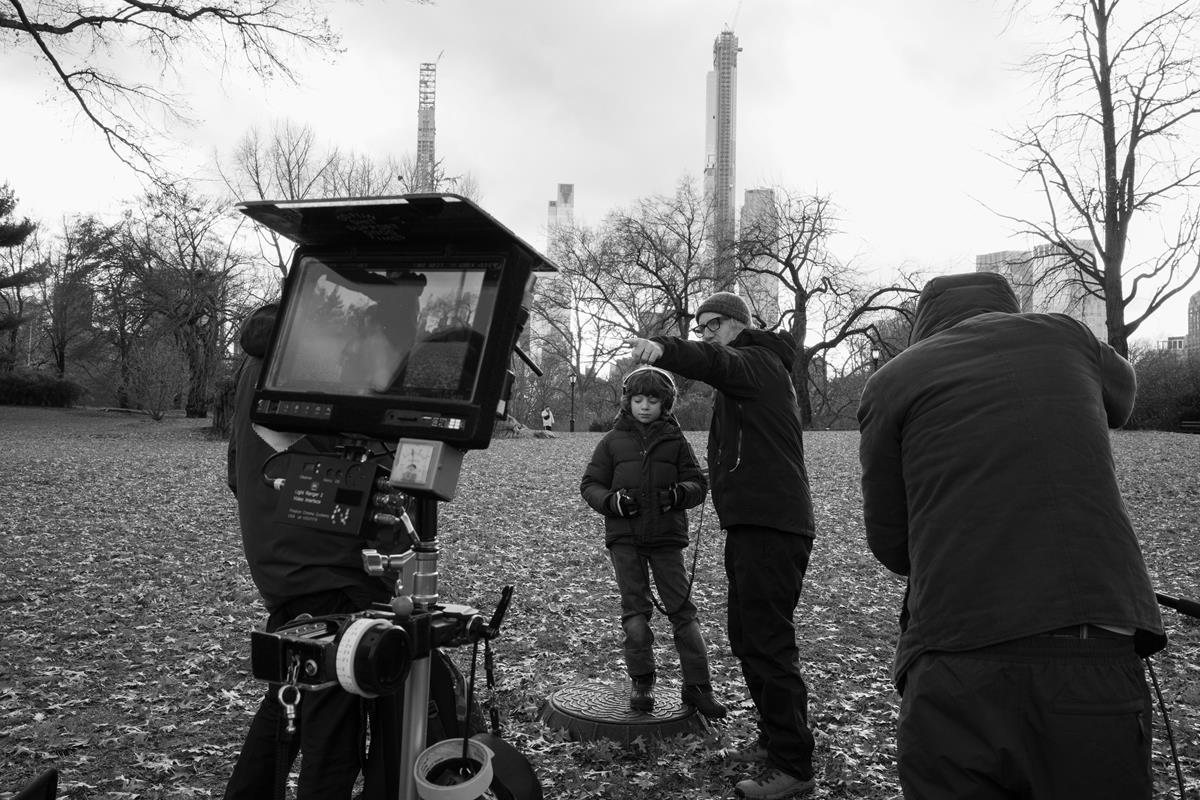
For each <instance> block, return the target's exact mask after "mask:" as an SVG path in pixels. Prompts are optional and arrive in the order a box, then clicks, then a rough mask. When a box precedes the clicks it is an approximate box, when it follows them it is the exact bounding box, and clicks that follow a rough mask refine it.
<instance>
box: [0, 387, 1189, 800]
mask: <svg viewBox="0 0 1200 800" xmlns="http://www.w3.org/2000/svg"><path fill="white" fill-rule="evenodd" d="M206 425H207V423H206V422H204V421H197V420H185V419H181V418H172V419H168V420H166V421H164V422H162V423H155V422H153V421H151V420H148V419H146V418H144V417H140V416H126V415H114V414H111V413H106V412H98V411H89V410H48V409H19V408H0V442H3V445H4V458H3V463H2V464H0V485H2V486H3V487H4V489H5V492H6V495H7V498H8V499H7V500H6V502H5V503H4V506H3V509H2V510H0V565H2V566H3V577H4V580H3V582H2V583H0V609H3V611H4V612H5V614H4V620H5V623H4V626H3V628H2V629H0V644H2V647H0V798H4V797H7V796H8V794H9V793H11V792H15V791H16V790H17V789H19V788H20V787H21V786H22V785H23V784H24V783H25V782H26V781H28V780H29V779H31V778H32V777H33V776H35V775H36V774H38V773H39V772H41V771H42V770H44V769H45V768H47V767H49V766H51V765H53V766H56V767H57V768H58V769H59V770H60V771H61V778H60V790H59V796H60V797H65V798H110V799H111V800H126V799H128V800H133V799H134V798H142V799H146V800H149V799H152V798H190V797H220V796H221V794H222V791H223V789H224V782H225V779H226V778H227V776H228V774H229V770H230V768H231V766H232V764H233V761H234V759H235V758H236V755H237V752H238V750H239V748H240V746H241V742H242V737H243V735H244V733H245V730H246V727H247V725H248V724H249V721H250V718H251V716H252V714H253V711H254V709H255V707H256V706H257V704H258V701H259V698H260V696H261V693H262V685H261V684H260V683H259V682H258V681H256V680H255V679H253V678H252V677H251V675H250V673H249V658H248V646H249V636H248V632H249V631H250V630H251V629H252V628H253V627H255V626H257V625H259V624H260V623H261V621H262V619H263V616H264V615H263V612H262V609H261V605H260V604H259V601H258V595H257V593H256V591H255V589H254V586H253V584H252V583H251V581H250V578H249V574H248V572H247V570H246V567H245V564H244V560H243V557H242V551H241V543H240V537H239V534H238V530H237V518H236V511H235V507H234V501H233V497H232V495H231V494H230V493H229V491H228V489H227V488H226V487H225V481H224V465H225V449H224V443H223V442H221V441H215V440H213V439H211V438H208V437H207V436H206V435H205V426H206ZM689 435H690V436H691V437H692V438H693V443H694V444H695V445H696V446H697V447H698V449H700V451H701V452H702V451H703V442H704V434H703V433H693V434H689ZM597 438H598V434H584V433H577V434H564V435H560V436H558V437H557V438H553V439H533V438H526V439H511V440H509V439H503V440H497V441H495V442H493V443H492V446H491V447H490V448H489V449H488V450H483V451H475V452H472V453H470V454H468V456H467V458H466V460H465V462H464V464H463V472H462V477H461V480H460V483H459V492H458V497H457V498H456V499H455V500H454V501H453V502H450V503H447V504H444V505H443V506H442V507H441V509H440V514H439V532H438V541H439V545H440V548H441V556H440V564H439V572H440V585H439V589H440V594H441V597H442V599H443V601H446V602H455V603H466V604H468V605H473V606H475V607H477V608H480V609H481V610H483V611H484V613H485V614H490V612H491V609H492V608H493V607H494V605H495V603H496V601H497V600H498V598H499V595H500V589H501V588H502V587H503V586H504V585H506V584H513V585H514V586H515V587H516V591H515V595H514V599H513V603H512V606H511V608H510V611H509V614H508V616H507V618H506V620H505V626H504V629H503V632H502V636H501V638H500V639H499V640H498V641H497V642H496V643H495V650H496V655H497V672H498V680H499V686H498V693H497V695H496V696H495V699H496V702H497V704H498V705H499V708H500V711H501V716H502V720H503V724H504V736H505V737H506V738H507V739H508V740H509V741H510V742H512V743H513V744H514V745H516V746H517V747H518V749H520V750H521V751H522V752H523V753H524V754H525V755H526V756H527V757H528V758H529V759H530V760H531V761H532V762H533V764H534V766H535V768H536V770H537V772H538V775H539V778H540V780H541V781H542V784H543V786H544V788H545V792H546V796H547V798H562V800H601V799H602V798H609V799H611V800H651V798H653V800H673V799H675V798H679V799H680V800H682V798H688V799H689V800H692V799H693V798H725V797H731V796H732V786H733V784H734V783H735V782H736V781H737V780H738V779H739V778H740V777H741V775H740V773H739V772H738V771H737V770H736V769H732V768H730V766H729V765H728V764H726V763H725V762H723V761H722V760H721V759H720V757H719V749H720V748H722V747H727V746H737V745H739V744H741V743H743V742H745V741H747V740H748V739H749V738H750V737H751V736H752V733H753V707H752V705H751V704H750V703H749V702H748V700H747V697H746V694H745V691H744V689H743V687H742V683H741V675H740V671H739V670H738V668H737V665H736V663H735V662H734V660H733V659H732V658H731V657H730V655H729V648H728V640H727V638H726V636H725V630H724V617H725V609H724V603H725V599H724V574H723V569H722V566H721V549H722V534H721V533H720V531H719V530H718V529H717V522H716V516H715V514H714V513H713V511H712V508H711V506H707V507H706V510H705V511H704V513H703V516H701V515H700V514H699V513H696V512H693V513H692V515H691V523H692V530H693V542H694V543H695V542H697V541H698V547H699V553H698V562H697V563H698V566H697V576H696V581H695V585H694V587H693V597H694V600H695V602H696V605H697V606H698V608H699V610H700V619H701V623H702V625H703V628H704V633H705V636H706V638H707V641H708V645H709V652H710V660H711V668H712V671H713V682H714V685H715V687H716V691H717V693H718V695H719V696H720V697H721V699H722V700H723V701H724V702H725V703H726V704H727V705H729V706H730V708H731V713H730V716H729V719H728V720H727V721H726V722H724V723H723V724H721V725H720V726H719V728H718V730H717V731H716V733H715V734H713V735H708V736H702V735H690V736H683V737H677V738H674V739H671V740H668V741H665V742H663V741H657V740H656V741H650V742H645V741H640V740H639V741H636V742H635V743H633V744H632V745H628V746H624V745H618V744H616V743H613V742H609V741H605V740H599V741H592V742H573V741H570V740H569V737H568V736H567V735H566V734H564V733H563V732H561V731H555V730H550V729H548V728H546V727H545V726H544V725H543V724H542V723H541V722H540V721H539V719H538V710H539V708H540V707H541V705H542V703H543V702H544V701H545V699H546V698H547V696H549V695H550V694H551V693H553V692H554V691H555V690H556V689H558V688H560V687H562V686H564V685H567V684H569V683H573V682H576V681H599V682H608V683H612V684H616V685H621V684H622V683H623V682H624V675H623V672H624V670H623V665H622V661H621V654H620V643H621V639H620V626H619V622H618V601H617V597H616V595H615V591H614V585H613V581H612V578H611V573H610V570H611V568H610V566H609V563H608V560H607V558H606V555H605V551H604V548H603V534H602V530H601V522H600V518H599V517H598V516H596V515H595V514H594V513H593V512H592V511H591V510H590V509H588V508H587V507H586V506H585V505H584V503H583V501H582V500H581V499H580V497H579V493H578V484H579V476H580V474H581V472H582V470H583V467H584V464H585V463H586V460H587V458H588V456H589V455H590V454H591V450H592V448H593V447H594V445H595V442H596V440H597ZM857 442H858V437H857V434H856V433H854V432H813V433H810V434H808V435H807V436H806V446H807V460H808V466H809V471H810V475H811V479H812V486H813V497H814V501H815V504H816V515H817V526H818V539H817V542H816V547H815V549H814V551H813V554H812V561H811V566H810V568H809V572H808V576H807V580H806V583H805V589H804V596H803V598H802V601H801V606H800V609H799V612H798V614H797V620H796V621H797V630H798V638H799V641H800V648H801V658H802V665H801V667H802V671H803V673H804V676H805V679H806V680H807V682H808V684H809V689H810V695H811V699H810V703H811V706H810V718H811V723H812V727H813V729H814V732H815V735H816V740H817V753H816V760H817V765H818V779H819V784H818V789H817V791H816V793H815V794H814V795H813V796H814V797H816V798H868V799H871V798H875V799H881V798H887V797H891V796H893V795H895V794H897V792H898V791H899V789H898V786H897V782H896V776H895V767H894V759H895V738H894V724H895V720H896V713H897V709H898V704H897V700H896V697H895V695H894V692H893V691H892V687H891V683H890V674H889V671H890V665H891V656H892V648H893V644H894V640H895V634H896V616H897V611H898V606H899V602H900V597H901V593H902V588H903V586H902V583H901V581H900V579H898V578H896V577H894V576H892V575H890V574H889V573H887V572H886V571H885V570H884V569H883V568H882V567H880V566H879V565H878V564H877V563H876V562H875V561H874V559H873V558H872V557H871V556H870V554H869V553H868V552H867V551H866V548H865V545H864V542H863V532H862V525H861V517H860V502H861V496H860V493H859V484H858V464H857ZM1113 442H1114V450H1115V453H1116V457H1117V461H1118V466H1119V469H1120V472H1121V478H1122V487H1123V490H1124V492H1125V495H1126V499H1127V502H1128V505H1129V509H1130V513H1131V516H1132V517H1133V519H1134V520H1135V522H1136V524H1137V528H1138V532H1139V536H1140V538H1141V541H1142V547H1143V550H1144V552H1145V555H1146V560H1147V563H1148V565H1149V567H1150V571H1151V575H1152V577H1153V579H1154V583H1155V587H1156V589H1157V590H1158V591H1160V592H1163V593H1165V594H1171V595H1175V596H1182V597H1188V598H1193V599H1200V598H1198V597H1197V596H1198V595H1200V582H1198V578H1197V576H1200V548H1198V547H1197V538H1196V537H1197V532H1198V531H1200V477H1198V476H1197V471H1196V468H1195V465H1196V463H1197V453H1198V450H1197V445H1198V444H1200V439H1198V438H1197V437H1195V436H1190V437H1189V436H1187V435H1182V434H1169V433H1149V432H1147V433H1124V432H1120V433H1116V434H1115V435H1114V437H1113ZM693 546H696V545H695V544H694V545H693ZM691 556H692V550H691V549H689V550H688V552H687V557H688V563H689V565H690V563H691ZM1163 614H1164V620H1165V621H1166V623H1167V626H1168V631H1169V633H1170V634H1171V645H1170V647H1169V648H1168V650H1167V651H1166V652H1165V653H1163V654H1160V655H1159V656H1157V657H1155V659H1154V664H1155V670H1156V674H1157V677H1158V680H1159V683H1160V685H1161V687H1162V691H1163V694H1164V699H1165V701H1166V703H1167V705H1168V709H1169V712H1170V718H1171V721H1172V723H1173V727H1174V738H1175V742H1176V745H1177V748H1178V749H1179V751H1180V756H1181V760H1182V765H1183V771H1184V774H1185V776H1188V778H1189V779H1190V781H1191V786H1192V787H1193V790H1194V788H1195V786H1196V784H1197V775H1198V774H1200V624H1198V623H1196V622H1195V621H1192V620H1188V619H1187V618H1185V617H1182V616H1181V615H1178V614H1176V613H1175V612H1174V611H1171V610H1169V609H1164V610H1163ZM654 629H655V633H656V636H657V639H658V642H659V645H658V654H659V658H660V670H661V673H662V675H663V681H664V684H665V686H667V687H670V686H672V685H674V686H677V685H678V683H677V681H678V678H677V674H678V659H677V658H676V656H675V653H674V650H673V648H672V647H671V646H670V640H671V637H670V631H669V629H668V628H667V626H666V624H665V620H663V619H661V618H656V619H655V621H654ZM454 657H455V660H456V661H458V662H459V665H460V666H461V667H462V668H463V669H464V671H465V670H467V668H468V667H469V653H467V652H466V651H461V652H460V651H455V653H454ZM672 681H674V683H672ZM666 690H669V689H664V691H666ZM1169 752H1170V751H1169V748H1168V746H1167V742H1166V738H1165V734H1164V729H1163V726H1162V724H1161V717H1157V716H1156V719H1155V742H1154V764H1155V776H1156V797H1159V798H1168V797H1174V796H1177V794H1178V789H1177V788H1175V787H1174V768H1173V766H1171V764H1170V761H1169Z"/></svg>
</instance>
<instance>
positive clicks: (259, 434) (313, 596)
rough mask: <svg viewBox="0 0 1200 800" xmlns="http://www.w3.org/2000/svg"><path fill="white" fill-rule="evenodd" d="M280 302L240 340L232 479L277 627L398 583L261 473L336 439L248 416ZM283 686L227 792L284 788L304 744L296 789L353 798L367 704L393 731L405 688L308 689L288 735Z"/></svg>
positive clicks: (261, 312)
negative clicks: (309, 517)
mask: <svg viewBox="0 0 1200 800" xmlns="http://www.w3.org/2000/svg"><path fill="white" fill-rule="evenodd" d="M277 312H278V306H277V305H276V304H269V305H266V306H263V307H261V308H259V309H257V310H255V311H254V312H253V313H252V314H251V315H250V316H249V317H248V318H247V320H246V321H245V323H244V324H243V326H242V331H241V344H242V349H243V350H244V351H245V353H246V358H245V360H244V361H243V363H242V366H241V369H240V370H239V374H238V378H237V394H236V405H235V410H234V416H233V432H232V435H231V436H230V439H229V458H228V479H229V488H230V490H231V491H233V493H234V494H235V495H236V496H237V504H238V519H239V522H240V525H241V531H242V544H243V548H244V550H245V553H246V561H247V563H248V564H249V567H250V575H251V577H252V578H253V580H254V583H255V586H256V587H257V588H258V591H259V594H260V595H261V596H262V598H263V603H264V604H265V606H266V609H267V612H268V614H269V617H268V619H267V626H266V629H267V631H269V632H273V631H275V630H276V629H278V628H279V627H280V626H282V625H283V624H284V623H286V622H289V621H290V620H292V619H294V618H296V617H297V616H299V615H301V614H310V615H312V616H322V615H327V614H350V613H354V612H357V611H362V610H364V609H366V608H368V607H369V606H370V605H371V604H372V603H374V602H387V601H388V600H389V599H390V598H391V595H392V592H393V590H394V587H393V586H392V585H390V584H389V583H388V582H386V581H384V580H383V579H381V578H375V577H371V576H369V575H367V574H366V572H365V571H364V570H363V566H362V555H361V552H362V546H363V545H362V542H361V541H360V540H359V539H357V538H354V537H348V536H343V535H337V534H333V533H328V532H325V531H319V530H315V529H312V528H304V527H298V526H294V525H285V524H281V523H279V522H276V521H275V520H274V514H275V506H276V504H277V502H278V501H279V492H277V491H276V490H275V489H274V488H272V487H271V486H270V485H268V483H267V482H266V481H265V480H264V478H263V468H264V466H265V465H266V462H267V460H268V459H269V458H271V457H272V456H274V455H275V454H276V452H278V450H277V448H280V449H282V448H286V449H289V450H291V451H293V452H318V451H321V452H330V451H332V449H333V447H332V445H333V443H332V442H331V441H324V440H322V439H320V438H318V437H305V438H299V439H297V437H295V436H288V435H286V434H280V433H277V432H274V431H268V430H265V429H261V428H258V427H257V426H255V425H253V424H252V423H251V421H250V404H251V403H252V401H253V399H254V389H255V385H256V384H257V382H258V375H259V371H260V370H261V368H262V359H263V356H264V355H266V350H267V346H268V344H269V342H270V336H271V329H272V327H273V326H274V323H275V316H276V313H277ZM278 690H279V686H278V684H272V685H270V686H269V687H268V688H267V692H266V696H265V697H264V698H263V700H262V703H261V705H260V706H259V708H258V712H257V713H256V714H255V715H254V719H253V721H252V722H251V724H250V730H249V732H248V733H247V735H246V740H245V743H244V744H243V746H242V751H241V755H240V756H239V757H238V761H237V764H236V765H235V767H234V770H233V774H232V776H231V777H230V779H229V783H228V785H227V787H226V789H225V797H226V798H229V800H234V799H235V798H237V799H241V798H245V799H246V800H259V799H260V798H269V797H274V796H276V792H277V791H278V790H279V789H280V788H282V787H283V786H284V783H282V782H283V781H285V780H286V776H287V774H288V771H289V770H290V768H291V765H292V762H293V761H294V760H295V758H296V755H297V753H298V752H303V754H304V758H303V760H302V762H301V767H300V775H299V788H298V798H300V800H306V799H310V800H325V799H326V798H331V799H334V800H336V799H337V798H345V800H349V798H350V796H351V792H352V790H353V787H354V783H355V780H356V779H357V777H358V774H359V772H360V770H361V769H363V768H364V766H363V765H364V753H363V746H364V737H365V735H366V731H365V730H364V728H365V725H364V723H363V719H364V710H365V709H364V704H366V705H367V706H368V707H370V708H369V710H370V711H371V714H370V718H371V720H372V725H373V726H376V727H374V728H373V729H372V731H373V736H372V739H373V740H375V739H376V737H378V736H380V735H381V734H382V733H383V732H384V731H387V732H389V735H394V726H397V725H398V724H399V719H398V714H397V710H396V706H397V704H398V702H399V697H400V696H399V695H395V696H393V697H384V698H378V699H376V700H366V699H364V698H362V697H359V696H357V695H354V694H350V693H349V692H346V691H344V690H343V689H341V688H340V687H336V686H335V687H332V688H328V689H322V690H319V691H305V692H302V693H300V703H299V707H298V718H297V719H296V728H297V730H296V732H295V734H293V735H291V736H288V735H285V724H286V723H285V720H284V712H283V707H282V706H281V704H280V701H279V699H278V697H277V692H278ZM379 762H381V759H372V762H371V763H370V765H369V766H368V767H367V768H366V772H367V781H368V783H367V786H368V788H373V787H375V786H381V785H382V782H383V780H384V778H383V777H382V776H383V774H384V772H385V771H386V770H385V769H384V768H383V765H382V763H379ZM383 791H385V790H380V795H379V796H382V792H383ZM392 795H393V796H394V792H393V793H392ZM368 796H371V795H368Z"/></svg>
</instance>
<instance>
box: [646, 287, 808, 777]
mask: <svg viewBox="0 0 1200 800" xmlns="http://www.w3.org/2000/svg"><path fill="white" fill-rule="evenodd" d="M696 322H697V325H696V327H695V328H693V329H692V332H693V333H695V334H696V335H697V336H699V337H700V339H701V341H699V342H693V341H687V340H685V339H680V338H678V337H674V336H657V337H655V338H653V339H631V340H629V341H628V342H627V344H628V345H629V346H630V347H631V348H632V351H633V358H634V359H635V360H636V361H641V362H644V363H648V364H655V365H657V366H659V367H662V368H663V369H666V370H670V371H671V372H674V373H676V374H678V375H683V376H684V377H687V378H691V379H693V380H700V381H704V382H705V383H707V384H709V385H710V386H712V387H713V388H714V389H716V390H717V394H716V400H715V402H714V404H713V415H712V423H711V425H710V426H709V431H708V467H709V482H710V484H711V486H712V498H713V506H714V507H715V508H716V510H717V516H718V517H719V518H720V521H721V527H722V528H724V529H725V532H726V536H725V575H726V578H727V579H728V582H729V602H728V607H729V646H730V649H731V650H732V651H733V655H734V656H736V657H737V659H738V660H739V661H740V662H741V666H742V675H743V676H744V677H745V680H746V688H747V689H748V690H749V692H750V697H751V698H752V699H753V700H754V706H755V708H756V709H757V710H758V739H757V741H756V742H754V743H753V744H752V745H751V746H749V747H747V748H745V749H742V750H737V751H734V752H733V753H731V754H730V758H732V759H733V760H735V761H740V762H747V763H751V762H758V763H760V764H761V765H762V769H761V771H760V772H759V773H758V774H756V775H753V776H751V777H748V778H746V779H745V780H742V781H740V782H739V783H738V784H737V790H738V791H739V792H741V794H742V796H743V797H749V798H766V799H767V800H771V799H773V798H782V797H793V796H797V795H800V794H804V793H807V792H810V791H812V790H813V788H814V787H815V786H816V780H815V779H814V777H813V763H812V755H813V735H812V732H811V731H810V730H809V729H808V687H807V686H806V685H805V683H804V678H803V677H801V675H800V667H799V664H800V650H799V648H798V647H797V645H796V625H795V622H794V620H793V618H794V615H795V613H796V606H797V605H798V604H799V602H800V591H801V589H802V588H803V586H804V574H805V572H806V571H807V570H808V558H809V554H810V553H811V552H812V546H813V537H814V535H815V534H814V526H813V508H812V498H811V495H810V494H809V487H808V472H807V470H806V469H805V466H804V442H803V439H802V433H803V428H802V426H801V424H800V408H799V406H798V405H797V403H796V390H795V388H794V387H793V385H792V374H791V369H792V361H793V358H794V357H795V353H796V349H795V345H794V344H793V343H792V340H791V339H790V338H789V337H787V336H784V335H783V334H780V333H773V332H769V331H760V330H755V329H754V328H753V327H751V323H750V309H749V307H748V306H747V305H746V302H745V301H744V300H742V298H740V297H738V296H737V295H735V294H731V293H730V292H717V293H716V294H714V295H712V296H711V297H709V298H708V299H706V300H705V301H704V302H703V303H701V304H700V307H699V308H697V309H696Z"/></svg>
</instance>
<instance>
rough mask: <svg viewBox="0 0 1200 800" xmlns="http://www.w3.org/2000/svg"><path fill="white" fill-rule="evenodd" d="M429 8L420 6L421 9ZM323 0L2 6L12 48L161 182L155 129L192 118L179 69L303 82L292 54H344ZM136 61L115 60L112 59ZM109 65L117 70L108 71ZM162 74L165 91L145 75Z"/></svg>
mask: <svg viewBox="0 0 1200 800" xmlns="http://www.w3.org/2000/svg"><path fill="white" fill-rule="evenodd" d="M419 1H420V0H418V2H419ZM321 5H322V4H321V3H320V2H318V0H272V2H267V3H252V4H247V3H240V2H234V0H216V1H215V2H212V1H209V0H206V1H205V2H192V1H191V0H178V2H167V3H158V2H141V0H123V1H121V2H112V3H105V4H94V3H93V4H83V3H77V2H72V1H70V0H40V1H39V2H37V3H35V4H28V3H27V2H22V0H7V2H4V3H2V4H0V29H7V30H10V31H13V32H14V35H13V36H10V37H8V38H7V42H8V44H7V45H5V46H7V47H11V48H13V49H18V48H21V49H25V50H27V51H28V52H29V53H30V56H31V57H32V58H38V59H43V60H45V62H46V63H48V64H49V66H50V69H51V72H52V74H53V75H54V79H55V80H56V81H57V83H58V84H59V86H61V87H62V88H63V89H65V90H66V92H67V95H68V98H69V102H71V103H72V104H74V105H75V106H76V107H77V108H78V109H79V111H80V113H82V115H83V117H84V118H85V119H86V120H87V122H88V123H90V124H91V125H93V126H94V127H95V128H96V129H97V130H98V131H99V132H100V133H101V134H102V135H103V136H104V139H105V142H106V143H107V144H108V147H109V149H110V150H112V152H113V153H114V154H115V155H116V156H117V158H119V159H120V160H121V161H122V162H124V163H125V164H127V165H128V166H130V167H131V168H132V169H134V170H136V171H137V172H139V173H141V174H143V175H146V176H148V177H150V178H152V179H154V180H155V181H156V182H158V183H160V184H161V183H163V181H164V180H165V179H164V178H163V177H162V176H161V175H160V170H159V164H158V159H159V156H158V153H157V150H158V148H157V147H156V146H155V145H154V144H152V143H151V141H152V138H153V136H152V131H151V126H150V124H149V123H148V122H147V120H149V119H150V118H152V117H153V116H156V115H159V114H165V115H167V116H170V117H175V118H185V117H186V106H185V105H184V104H183V103H182V102H181V100H180V98H178V97H176V96H174V95H173V94H172V93H171V92H170V91H169V90H168V89H167V88H164V86H163V85H162V81H161V77H162V76H164V75H166V74H168V73H169V72H170V71H171V70H172V69H173V68H174V67H175V66H176V65H177V63H178V62H181V61H184V60H187V61H189V62H192V63H194V62H196V61H198V60H200V59H203V58H211V59H216V60H218V61H219V62H220V66H221V67H222V68H223V67H224V66H226V64H227V63H228V61H229V60H230V59H232V58H234V57H236V56H240V59H241V61H242V63H244V64H245V66H247V67H249V69H250V70H251V71H252V72H253V73H254V74H255V75H257V76H259V77H260V78H262V79H263V80H268V79H271V78H274V77H277V76H281V77H283V78H285V79H287V80H291V81H295V80H296V74H295V73H294V72H293V70H292V68H291V66H290V65H289V63H288V60H287V57H286V54H287V51H288V49H289V48H291V47H300V48H304V49H309V50H312V51H315V52H318V53H333V52H336V51H337V49H338V37H337V35H336V34H334V33H333V32H332V31H331V30H330V28H329V24H328V21H327V17H326V15H325V14H324V13H322V12H321V9H320V6H321ZM108 52H111V53H127V54H128V53H135V54H137V57H136V58H130V59H121V58H119V57H118V58H115V59H105V58H104V57H103V55H102V54H104V53H108ZM106 61H107V65H106V63H105V62H106ZM145 75H158V76H160V81H159V83H158V84H157V85H155V84H150V83H146V82H144V81H143V79H142V78H141V77H140V76H145Z"/></svg>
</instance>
